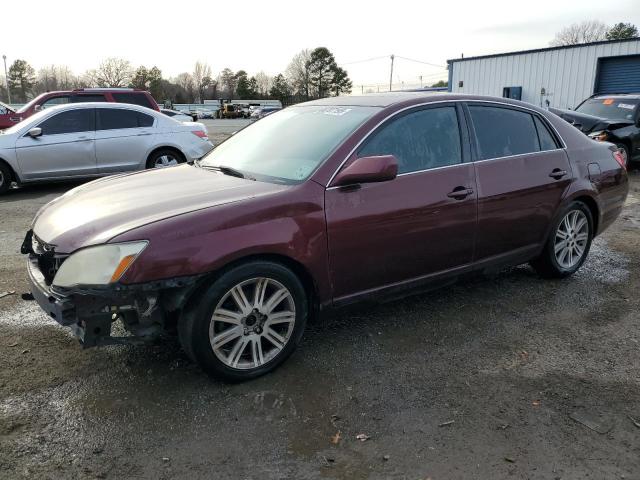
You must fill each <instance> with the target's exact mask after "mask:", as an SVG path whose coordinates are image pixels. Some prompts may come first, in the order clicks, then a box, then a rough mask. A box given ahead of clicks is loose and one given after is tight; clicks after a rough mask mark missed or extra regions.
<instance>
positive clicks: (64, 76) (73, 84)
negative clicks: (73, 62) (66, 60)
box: [34, 65, 81, 94]
mask: <svg viewBox="0 0 640 480" xmlns="http://www.w3.org/2000/svg"><path fill="white" fill-rule="evenodd" d="M80 86H81V82H80V81H79V79H78V77H76V76H75V75H74V74H73V72H72V71H71V70H70V69H69V67H67V66H66V65H49V66H48V67H44V68H41V69H40V70H38V75H37V76H36V86H35V88H34V90H35V92H36V93H38V94H39V93H42V92H49V91H52V90H70V89H72V88H79V87H80Z"/></svg>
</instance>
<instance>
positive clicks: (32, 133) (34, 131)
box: [27, 127, 42, 138]
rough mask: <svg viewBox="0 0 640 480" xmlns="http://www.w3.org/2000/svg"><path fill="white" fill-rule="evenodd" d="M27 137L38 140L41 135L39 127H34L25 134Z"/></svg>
mask: <svg viewBox="0 0 640 480" xmlns="http://www.w3.org/2000/svg"><path fill="white" fill-rule="evenodd" d="M27 135H29V136H30V137H31V138H38V137H39V136H40V135H42V129H41V128H40V127H34V128H32V129H31V130H29V131H28V132H27Z"/></svg>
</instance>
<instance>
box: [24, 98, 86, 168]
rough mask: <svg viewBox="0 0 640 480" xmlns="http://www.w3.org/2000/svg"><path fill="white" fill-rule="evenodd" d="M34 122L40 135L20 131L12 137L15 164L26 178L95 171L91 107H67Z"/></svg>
mask: <svg viewBox="0 0 640 480" xmlns="http://www.w3.org/2000/svg"><path fill="white" fill-rule="evenodd" d="M34 126H37V127H40V128H41V129H42V135H40V136H39V137H36V138H32V137H30V136H28V135H26V134H24V135H23V136H22V137H20V138H19V139H18V140H17V141H16V155H17V157H18V166H19V168H20V171H21V172H22V175H23V176H24V178H25V179H26V180H37V179H44V178H62V177H81V176H86V175H93V174H95V173H97V169H96V156H95V144H94V135H95V132H94V128H95V111H94V109H93V108H80V109H76V110H67V111H65V112H61V113H58V114H55V115H53V116H52V117H49V118H47V119H46V120H44V121H42V122H41V123H39V124H38V125H34Z"/></svg>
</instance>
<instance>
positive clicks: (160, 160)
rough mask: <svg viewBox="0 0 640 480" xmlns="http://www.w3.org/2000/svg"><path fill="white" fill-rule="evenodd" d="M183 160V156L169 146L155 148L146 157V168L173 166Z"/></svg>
mask: <svg viewBox="0 0 640 480" xmlns="http://www.w3.org/2000/svg"><path fill="white" fill-rule="evenodd" d="M184 162H185V158H184V156H183V155H182V154H181V153H180V152H178V151H176V150H171V149H169V148H163V149H161V150H156V151H155V152H153V153H152V154H151V155H149V158H148V159H147V168H166V167H173V166H175V165H178V164H179V163H184Z"/></svg>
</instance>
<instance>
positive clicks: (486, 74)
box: [449, 40, 640, 108]
mask: <svg viewBox="0 0 640 480" xmlns="http://www.w3.org/2000/svg"><path fill="white" fill-rule="evenodd" d="M634 54H640V40H632V41H627V42H611V43H601V44H595V45H585V46H578V47H574V48H565V49H558V50H546V51H541V52H533V53H521V54H518V53H516V54H513V55H504V56H500V57H489V58H478V59H468V60H460V61H458V60H455V61H453V62H452V63H451V64H450V65H449V68H453V72H452V74H451V80H452V81H451V84H452V87H451V91H452V92H458V93H469V94H476V95H492V96H496V97H501V96H502V89H503V88H504V87H520V86H521V87H522V100H523V101H525V102H529V103H533V104H534V105H538V106H542V107H545V106H546V103H545V100H549V102H550V105H551V106H552V107H556V108H574V107H576V106H577V105H578V104H579V103H580V102H581V101H582V100H584V99H585V98H587V97H588V96H590V95H593V89H594V86H595V80H596V73H597V66H598V58H600V57H615V56H621V55H634ZM460 81H463V82H464V85H463V86H462V88H460V87H459V86H458V84H459V82H460ZM542 88H544V89H545V95H544V96H542V95H541V94H540V92H541V90H542Z"/></svg>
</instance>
